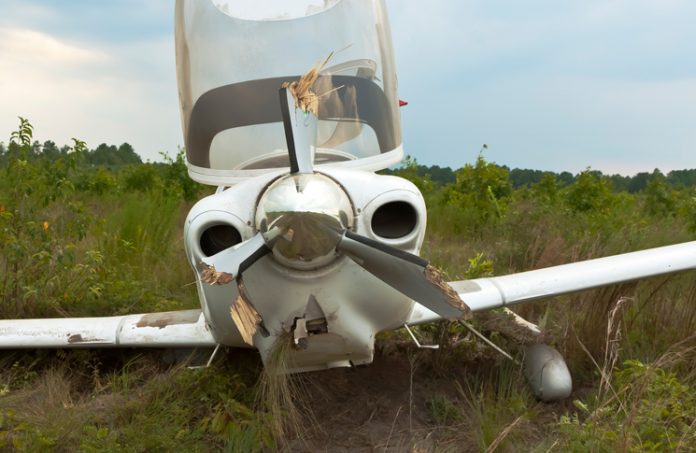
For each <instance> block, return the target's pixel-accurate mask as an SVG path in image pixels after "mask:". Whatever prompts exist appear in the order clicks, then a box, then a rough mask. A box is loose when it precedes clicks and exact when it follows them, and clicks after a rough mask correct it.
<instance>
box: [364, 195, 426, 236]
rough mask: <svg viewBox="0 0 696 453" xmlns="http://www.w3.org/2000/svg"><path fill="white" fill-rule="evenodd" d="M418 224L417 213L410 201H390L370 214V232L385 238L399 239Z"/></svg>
mask: <svg viewBox="0 0 696 453" xmlns="http://www.w3.org/2000/svg"><path fill="white" fill-rule="evenodd" d="M417 224H418V214H417V213H416V210H415V208H414V207H413V205H411V204H410V203H407V202H405V201H391V202H389V203H385V204H383V205H382V206H380V207H379V208H377V210H376V211H375V212H374V214H372V221H371V226H372V232H373V233H375V234H376V235H377V236H380V237H383V238H385V239H399V238H402V237H404V236H407V235H409V234H410V233H411V232H412V231H413V229H414V228H416V225H417Z"/></svg>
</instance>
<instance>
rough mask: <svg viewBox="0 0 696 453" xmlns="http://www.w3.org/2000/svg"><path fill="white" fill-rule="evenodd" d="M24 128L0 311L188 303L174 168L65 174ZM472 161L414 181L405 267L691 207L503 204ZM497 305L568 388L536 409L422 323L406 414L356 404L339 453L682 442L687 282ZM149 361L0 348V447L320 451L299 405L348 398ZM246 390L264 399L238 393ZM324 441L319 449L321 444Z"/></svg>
mask: <svg viewBox="0 0 696 453" xmlns="http://www.w3.org/2000/svg"><path fill="white" fill-rule="evenodd" d="M31 133H32V131H31V129H28V128H27V126H26V125H24V126H23V129H21V130H20V131H18V133H17V134H16V137H15V141H14V144H13V145H11V147H10V153H9V154H8V155H5V156H2V159H0V162H2V167H1V168H0V172H3V178H1V179H0V272H1V274H0V313H1V314H2V315H3V316H4V317H6V318H10V317H33V316H91V315H113V314H123V313H132V312H138V311H144V312H151V311H161V310H175V309H180V308H189V307H195V306H197V304H198V302H197V295H196V293H195V287H194V286H193V285H188V283H190V282H191V281H192V280H193V275H192V273H191V271H190V269H189V266H188V263H187V262H186V260H185V258H184V253H183V245H182V238H181V235H182V224H183V219H184V216H185V215H186V212H187V210H188V209H189V207H190V203H191V202H190V201H187V200H186V199H185V198H191V194H195V193H201V192H200V190H199V189H197V188H196V187H195V186H190V185H186V184H185V183H184V181H187V179H186V178H185V173H183V172H185V168H182V165H183V163H182V161H181V159H182V158H177V160H171V161H170V162H169V163H168V164H167V165H168V166H166V165H165V166H164V167H157V166H149V167H148V166H143V167H133V168H126V169H121V170H114V171H112V170H105V169H91V168H89V167H85V166H83V165H81V164H80V153H81V152H84V149H83V145H81V144H80V142H79V141H76V142H75V144H74V147H73V150H72V152H71V153H70V154H69V155H66V156H63V157H61V158H60V159H58V160H55V161H46V160H42V158H41V156H31V155H30V151H31V146H30V144H31ZM490 165H492V164H489V163H487V162H485V160H481V159H479V160H478V161H477V162H476V164H475V165H471V166H469V168H468V169H467V170H466V171H463V172H461V173H460V174H459V175H458V180H457V182H456V183H455V184H453V185H451V186H448V187H444V188H438V187H435V186H434V185H433V184H431V183H429V182H428V181H427V180H420V181H417V182H418V184H419V187H422V188H423V190H424V192H425V193H424V196H425V198H426V201H427V203H428V205H429V209H430V210H429V232H428V236H427V239H426V242H425V244H424V248H423V255H424V256H425V257H426V258H428V259H430V260H432V261H433V262H434V263H435V264H436V265H438V266H439V267H441V268H444V269H445V270H446V272H447V273H448V275H449V277H450V278H451V279H463V278H474V277H478V276H481V275H487V274H489V273H491V272H495V273H496V274H503V273H508V272H516V271H522V270H527V269H532V268H540V267H545V266H550V265H556V264H561V263H564V262H568V261H575V260H581V259H587V258H595V257H599V256H605V255H611V254H614V253H621V252H627V251H632V250H638V249H642V248H647V247H653V246H659V245H664V244H668V243H674V242H679V241H684V240H690V239H693V237H694V232H693V231H694V230H693V224H694V221H695V220H694V219H696V206H693V205H692V204H689V203H690V202H689V200H690V197H691V194H690V193H689V192H688V191H687V190H684V191H682V192H679V191H677V192H676V193H671V194H670V197H671V198H670V199H669V200H667V201H665V198H664V197H657V196H648V195H649V194H648V195H646V194H640V193H639V194H625V193H618V194H617V193H611V192H610V191H608V190H607V186H606V184H605V183H603V182H602V181H601V180H596V179H593V178H594V177H593V176H592V175H591V174H589V175H588V176H584V177H583V178H582V179H581V181H582V184H579V185H578V186H573V185H571V186H569V187H561V186H559V185H556V186H554V185H553V184H550V183H549V181H546V182H545V183H544V185H540V186H539V187H532V188H530V189H520V190H516V191H512V190H511V189H510V188H509V185H508V184H506V182H505V172H504V171H502V170H503V169H502V168H491V167H490ZM405 176H409V175H408V174H406V175H405ZM411 177H414V176H413V175H411ZM28 182H31V184H29V183H28ZM619 300H624V301H625V302H622V306H621V309H617V308H616V304H617V301H619ZM515 310H516V311H517V312H518V313H520V314H521V315H523V316H525V317H526V318H528V319H530V320H531V321H532V322H536V323H541V324H542V325H543V327H544V328H545V330H546V331H547V332H548V334H549V336H550V338H551V340H552V342H553V344H554V345H555V346H556V347H557V348H558V349H559V350H560V351H561V352H562V353H563V354H564V356H565V357H566V358H567V361H568V364H569V367H570V369H571V370H572V373H573V377H574V382H575V387H576V391H575V392H574V394H573V395H572V396H571V400H570V401H569V402H562V403H557V404H555V405H544V404H540V403H538V402H536V401H535V400H534V398H533V397H532V396H531V394H530V392H529V390H528V389H527V387H526V383H525V382H524V379H523V378H522V373H521V370H520V369H519V367H517V366H516V365H515V364H513V363H512V362H506V360H505V359H503V358H502V356H500V355H499V354H498V353H497V352H495V351H493V350H491V349H490V348H489V347H488V346H486V345H483V344H481V343H480V342H478V341H477V340H475V339H474V338H472V337H471V336H470V334H469V333H468V331H466V330H465V329H463V328H461V326H459V325H457V324H448V323H442V324H440V325H435V326H428V327H423V328H421V329H420V331H419V335H423V336H426V337H427V336H430V337H431V338H430V339H431V340H432V341H433V342H435V343H439V344H440V345H441V349H440V350H439V351H436V352H433V351H428V352H427V354H420V355H419V366H418V370H417V371H414V370H413V369H411V374H412V375H411V376H410V379H411V382H410V384H409V385H408V386H407V387H406V390H404V392H405V395H404V398H405V401H406V402H404V401H402V400H399V402H398V404H397V405H395V406H394V407H389V408H388V410H385V411H384V414H388V415H384V417H385V418H384V420H376V417H380V415H379V414H380V412H379V411H377V409H375V408H379V407H380V406H379V404H372V405H370V404H366V405H365V408H364V410H365V411H367V410H371V411H373V412H371V413H368V414H364V417H363V418H364V419H365V420H370V422H369V423H365V424H363V425H358V426H357V427H356V426H354V427H353V428H351V429H352V430H353V431H351V432H352V436H353V437H351V439H352V440H351V442H353V444H351V445H353V446H355V445H358V444H356V442H359V440H355V439H366V438H367V439H371V440H370V442H371V443H369V444H366V445H363V446H366V447H367V448H372V447H375V446H378V445H379V446H382V447H384V446H385V445H386V446H390V445H392V446H393V445H398V446H399V447H403V448H409V447H414V448H415V446H418V448H425V449H426V450H430V449H431V450H436V451H462V450H471V451H481V450H484V451H485V450H491V451H493V450H494V451H519V450H530V451H531V450H534V449H536V450H537V451H546V450H548V449H549V448H550V449H552V450H553V449H555V450H557V451H558V450H561V451H568V450H575V451H586V450H595V451H619V450H641V449H643V450H649V449H653V450H667V449H673V450H679V449H681V450H682V451H687V450H689V449H690V448H692V446H693V445H694V444H695V442H696V439H695V438H694V432H695V431H694V428H695V426H696V421H695V420H696V400H695V399H694V397H693V390H694V385H696V381H695V379H696V366H695V365H694V363H696V362H695V361H694V358H695V357H696V340H694V339H693V338H692V334H693V332H695V331H696V282H694V275H693V272H690V273H684V274H681V275H674V276H664V277H657V278H654V279H650V280H646V281H642V282H637V283H628V284H623V285H616V286H613V287H608V288H603V289H598V290H593V291H587V292H584V293H580V294H574V295H566V296H562V297H558V298H555V299H553V300H550V301H546V302H542V303H537V304H529V305H524V306H519V307H515ZM607 326H610V328H609V329H607ZM486 333H487V334H488V335H489V336H490V337H491V338H492V339H493V340H494V341H495V342H496V343H498V344H499V345H501V346H502V347H503V348H505V349H506V350H508V351H510V352H512V353H513V354H521V353H522V351H521V350H520V348H518V347H517V345H516V344H515V343H514V342H512V341H510V340H509V339H506V338H504V337H502V336H501V335H499V333H497V332H486ZM288 344H289V343H288ZM410 347H411V346H410V345H408V343H407V342H406V341H404V340H402V337H401V336H400V334H399V333H395V334H389V335H384V336H382V337H380V340H379V341H378V350H380V351H383V354H388V355H393V356H394V357H396V358H397V359H395V360H401V361H403V362H404V363H406V362H407V361H408V354H407V353H404V352H403V351H404V350H410V349H409V348H410ZM161 355H162V352H161V351H153V352H148V353H134V352H127V351H69V352H65V351H28V352H23V353H18V352H4V353H2V354H0V445H2V447H3V448H6V449H12V448H14V449H22V450H51V449H53V450H57V451H75V450H83V451H117V450H118V451H120V450H122V449H130V450H132V451H151V450H174V449H190V450H194V451H195V450H198V451H205V450H210V449H215V450H218V449H228V450H231V451H260V450H264V449H265V450H273V449H279V448H286V449H290V448H295V447H297V446H299V447H297V448H300V449H303V448H304V449H308V450H311V449H316V448H319V447H326V448H328V447H327V446H326V445H322V444H321V443H319V444H316V443H315V444H312V442H321V440H322V439H324V440H326V441H328V440H332V439H336V438H337V437H340V436H339V435H336V434H335V430H337V428H336V427H330V426H327V425H326V424H327V423H329V421H327V420H343V423H346V422H349V421H350V420H347V421H346V419H345V418H344V419H341V418H340V417H338V416H336V417H327V418H326V420H323V419H318V420H317V419H312V418H311V417H309V418H308V414H309V412H306V411H305V409H306V407H314V408H316V407H317V406H316V405H321V406H322V407H324V406H326V405H329V406H330V411H331V413H332V414H334V413H338V414H341V413H345V411H346V410H347V409H342V408H343V407H345V406H346V405H351V404H353V401H352V397H353V396H355V395H356V394H358V393H359V392H358V391H357V390H355V391H349V390H346V389H347V387H346V386H343V387H342V388H341V390H340V391H339V390H338V389H336V388H335V386H334V387H332V386H331V385H330V384H329V385H327V386H326V387H325V388H320V387H321V382H314V383H310V384H302V382H304V381H302V380H300V381H292V380H288V379H285V378H283V377H280V376H283V373H282V368H283V366H282V356H283V354H282V351H280V352H279V357H280V360H279V362H278V363H276V365H277V366H276V369H275V371H277V372H274V369H273V367H271V369H269V370H267V371H268V373H267V374H266V376H267V378H266V381H265V382H266V384H263V385H259V384H258V382H259V378H260V376H261V373H260V368H261V364H260V360H259V358H258V356H257V355H256V354H255V353H253V352H252V353H250V352H240V351H230V352H228V353H227V354H223V356H224V358H225V359H226V360H219V361H217V362H216V363H215V364H214V366H213V367H212V368H210V369H205V370H188V369H186V368H184V367H182V366H171V365H167V364H165V363H162V361H161V360H160V356H161ZM377 360H380V358H379V357H378V358H377ZM408 369H409V368H408V366H406V365H405V366H403V367H401V368H399V369H396V370H394V371H393V373H394V375H390V377H389V378H390V379H393V380H394V381H397V380H399V379H397V378H400V377H403V376H397V375H396V373H403V372H404V371H403V370H408ZM399 370H401V371H399ZM352 371H354V370H337V371H336V373H337V374H338V373H346V374H341V375H340V376H341V379H342V381H345V382H348V383H351V382H352V380H351V379H352V376H353V375H351V374H349V373H351V372H352ZM269 373H270V374H269ZM402 380H403V379H402ZM366 381H367V382H369V378H368V379H365V378H363V381H361V382H362V383H363V385H365V384H364V383H365V382H366ZM298 382H299V384H298ZM329 382H330V380H329ZM389 384H390V386H388V387H387V388H389V389H391V382H389ZM303 385H307V386H309V387H305V386H303ZM346 385H348V384H346ZM356 385H357V384H356ZM394 385H396V384H394ZM365 387H367V386H365ZM307 388H311V389H312V391H308V390H307ZM376 388H378V389H379V388H380V387H379V386H376ZM381 388H382V389H384V388H385V387H381ZM264 389H265V390H264ZM359 390H360V392H367V391H368V390H369V389H366V388H361V389H359ZM264 392H265V393H264ZM419 392H420V393H419ZM259 393H260V394H265V395H266V398H265V399H264V398H262V399H257V395H258V394H259ZM317 395H321V397H318V396H317ZM380 397H381V395H380V394H375V395H374V396H373V399H374V400H378V401H381V400H380V399H379V398H380ZM261 400H263V401H265V402H262V401H261ZM423 401H424V402H423ZM405 404H407V405H408V406H406V405H405ZM406 407H408V408H409V410H401V409H399V408H406ZM361 409H363V408H351V410H354V411H356V412H357V413H360V410H361ZM374 411H377V412H374ZM323 413H326V412H323ZM351 413H353V412H351ZM394 414H397V416H396V417H395V415H394ZM404 414H407V415H408V419H409V423H408V425H407V426H406V427H405V428H404V427H403V426H401V425H399V423H400V421H399V420H401V418H400V417H405V416H406V415H404ZM297 420H301V422H299V423H298V422H296V421H297ZM288 421H290V423H288ZM298 424H299V425H302V426H299V427H298V426H297V425H298ZM372 424H375V425H379V426H381V427H382V428H383V427H385V426H386V428H387V429H386V434H385V436H383V437H381V438H377V439H373V438H372V437H370V435H365V436H362V437H361V436H359V435H355V433H356V432H358V431H359V430H369V429H370V425H372ZM308 425H309V426H311V427H313V428H316V429H314V430H313V431H312V434H311V435H309V436H310V437H312V439H314V440H313V441H312V440H311V439H307V440H305V439H302V440H301V441H299V443H298V442H297V441H295V439H296V438H297V437H298V436H299V437H301V436H302V435H304V434H303V433H304V432H305V431H307V429H306V428H307V426H308ZM332 429H333V430H334V434H333V436H334V437H331V434H328V435H327V436H326V437H321V432H322V431H329V432H331V430H332ZM404 433H405V434H404ZM398 436H401V437H400V438H398V439H397V437H398ZM317 439H319V440H318V441H317ZM327 439H328V440H327ZM365 442H366V441H365ZM358 446H359V445H358Z"/></svg>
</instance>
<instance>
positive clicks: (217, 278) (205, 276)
mask: <svg viewBox="0 0 696 453" xmlns="http://www.w3.org/2000/svg"><path fill="white" fill-rule="evenodd" d="M198 269H199V270H200V271H201V280H202V281H203V282H205V283H207V284H209V285H226V284H228V283H231V282H232V280H234V276H233V275H232V274H228V273H227V272H218V271H216V270H215V266H213V265H210V264H206V263H200V264H199V265H198Z"/></svg>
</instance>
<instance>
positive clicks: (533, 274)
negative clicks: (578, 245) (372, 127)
mask: <svg viewBox="0 0 696 453" xmlns="http://www.w3.org/2000/svg"><path fill="white" fill-rule="evenodd" d="M688 269H696V241H693V242H686V243H683V244H676V245H669V246H666V247H658V248H654V249H648V250H641V251H639V252H631V253H625V254H622V255H614V256H609V257H606V258H597V259H593V260H588V261H579V262H577V263H570V264H564V265H561V266H553V267H547V268H544V269H538V270H534V271H528V272H520V273H517V274H510V275H504V276H500V277H490V278H477V279H474V280H461V281H456V282H450V286H452V287H453V288H454V289H455V290H456V291H457V293H458V294H459V297H461V299H462V300H463V301H464V303H466V304H467V305H468V306H469V307H470V308H471V310H472V311H474V312H477V311H483V310H489V309H492V308H498V307H505V306H508V305H514V304H519V303H522V302H531V301H534V300H537V299H543V298H546V297H552V296H557V295H560V294H566V293H572V292H575V291H581V290H585V289H591V288H597V287H600V286H606V285H612V284H615V283H621V282H626V281H631V280H637V279H640V278H645V277H653V276H656V275H662V274H670V273H673V272H680V271H684V270H688ZM439 319H442V318H441V317H440V316H438V315H437V314H436V313H435V312H433V311H431V310H429V309H427V308H426V307H424V306H422V305H420V304H418V303H416V304H414V308H413V311H412V312H411V317H410V319H409V321H408V324H409V325H415V324H423V323H427V322H431V321H437V320H439Z"/></svg>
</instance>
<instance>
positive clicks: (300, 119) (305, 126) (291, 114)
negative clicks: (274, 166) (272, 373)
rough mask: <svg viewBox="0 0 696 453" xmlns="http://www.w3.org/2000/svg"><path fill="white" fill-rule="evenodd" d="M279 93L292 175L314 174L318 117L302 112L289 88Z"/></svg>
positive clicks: (308, 112) (309, 112)
mask: <svg viewBox="0 0 696 453" xmlns="http://www.w3.org/2000/svg"><path fill="white" fill-rule="evenodd" d="M279 93H280V111H281V113H282V116H283V126H284V128H285V142H286V143H287V146H288V157H289V158H290V173H292V174H312V173H314V168H313V161H314V136H315V135H316V132H317V121H318V120H317V117H316V115H315V114H314V113H312V112H311V111H305V110H302V109H301V108H300V107H299V106H297V104H296V103H295V97H294V96H293V94H292V92H291V91H290V89H289V88H281V89H280V92H279Z"/></svg>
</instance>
